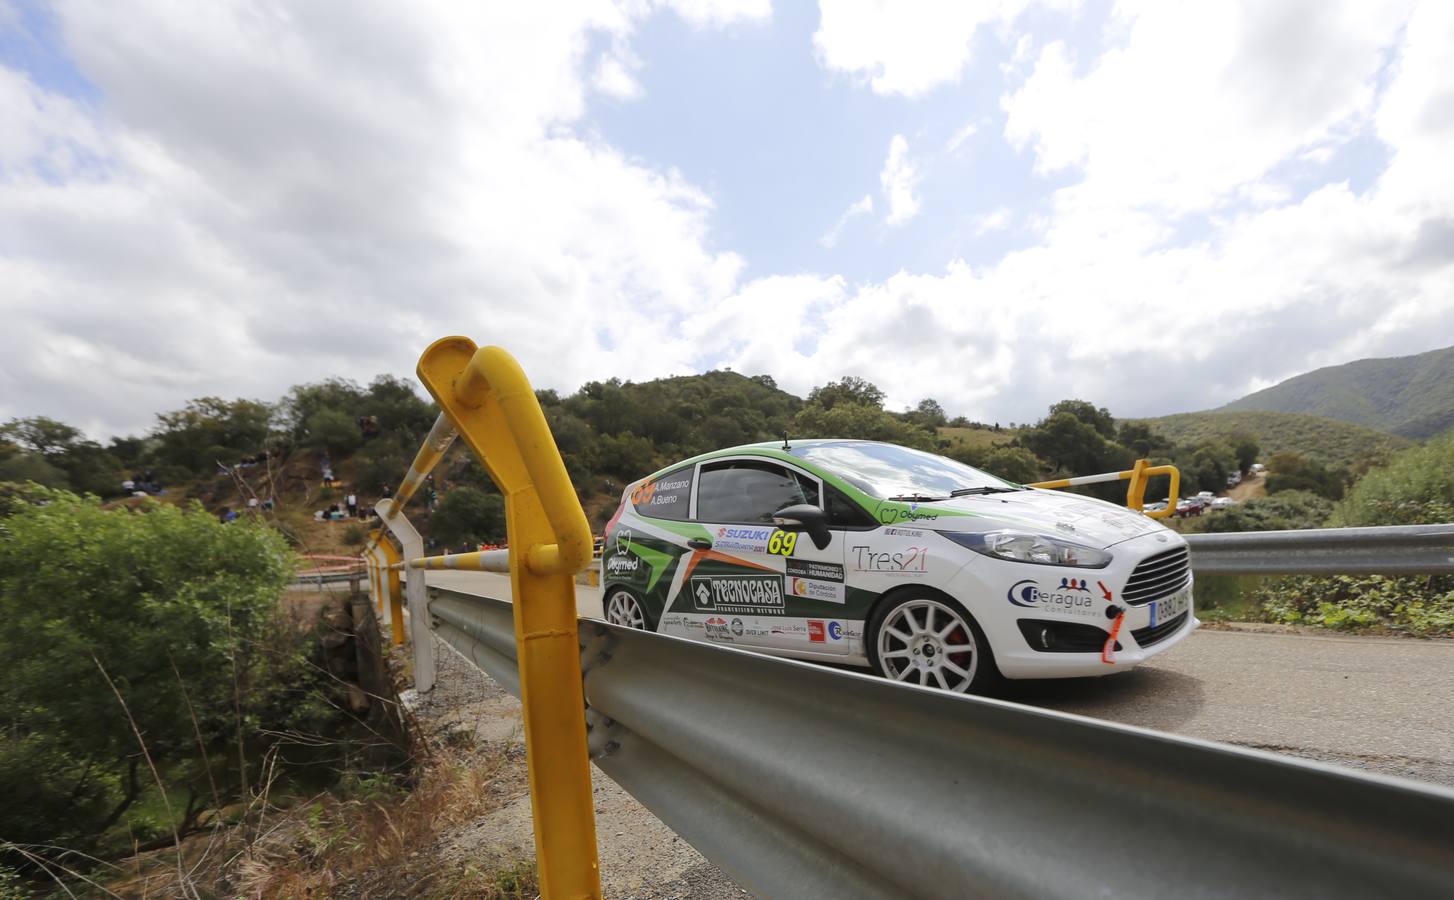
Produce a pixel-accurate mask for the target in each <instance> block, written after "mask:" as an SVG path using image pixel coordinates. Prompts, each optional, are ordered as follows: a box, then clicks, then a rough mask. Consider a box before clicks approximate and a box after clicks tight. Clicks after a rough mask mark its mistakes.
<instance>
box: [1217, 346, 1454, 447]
mask: <svg viewBox="0 0 1454 900" xmlns="http://www.w3.org/2000/svg"><path fill="white" fill-rule="evenodd" d="M1251 410H1269V411H1274V412H1292V413H1307V414H1311V415H1315V416H1322V417H1324V418H1329V419H1338V420H1341V421H1345V422H1352V423H1354V424H1357V425H1362V426H1364V427H1366V428H1372V429H1376V430H1379V431H1388V432H1392V433H1393V434H1399V435H1403V436H1405V437H1411V438H1426V437H1431V436H1433V435H1435V434H1439V433H1441V432H1443V431H1446V430H1448V429H1449V428H1451V427H1454V347H1446V348H1444V349H1443V350H1431V351H1429V352H1428V353H1420V354H1418V355H1417V356H1400V357H1393V358H1389V359H1360V360H1358V361H1356V362H1351V363H1346V364H1344V365H1340V366H1328V367H1327V368H1323V369H1317V370H1316V371H1313V372H1308V373H1305V374H1303V375H1298V376H1297V377H1295V378H1289V379H1288V380H1286V381H1283V382H1281V383H1279V384H1275V385H1273V386H1272V387H1270V388H1266V389H1264V390H1261V391H1258V392H1256V393H1255V394H1248V395H1247V396H1246V397H1243V398H1241V399H1239V400H1234V401H1232V402H1231V403H1228V404H1227V405H1226V406H1224V407H1222V410H1221V411H1239V412H1246V411H1251Z"/></svg>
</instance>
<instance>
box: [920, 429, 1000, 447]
mask: <svg viewBox="0 0 1454 900" xmlns="http://www.w3.org/2000/svg"><path fill="white" fill-rule="evenodd" d="M939 436H940V437H941V438H944V439H945V440H947V441H949V444H950V446H951V447H957V446H960V445H963V446H967V447H993V446H995V445H997V444H1008V443H1009V442H1010V441H1012V440H1014V439H1015V432H1013V431H1011V430H1009V429H1008V428H1006V429H1005V430H1003V431H992V430H990V429H987V428H949V427H948V426H946V427H944V428H940V429H939Z"/></svg>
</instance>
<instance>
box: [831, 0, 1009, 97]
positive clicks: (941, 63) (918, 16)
mask: <svg viewBox="0 0 1454 900" xmlns="http://www.w3.org/2000/svg"><path fill="white" fill-rule="evenodd" d="M1025 2H1026V0H994V2H991V0H985V2H949V3H934V2H926V0H901V2H889V0H866V2H855V0H819V3H818V10H819V16H820V18H819V23H818V30H817V31H816V32H814V34H813V47H814V48H815V49H816V50H817V53H818V59H819V61H820V62H821V63H822V64H823V66H824V67H826V68H828V69H832V70H836V71H840V72H845V73H847V74H849V75H851V76H854V77H856V78H862V79H865V80H866V81H867V82H868V84H869V86H870V87H871V88H872V89H873V92H874V93H876V94H885V95H887V94H902V95H904V96H907V97H914V96H918V95H920V94H924V93H926V92H928V91H930V90H932V89H933V88H935V87H938V86H940V85H942V84H947V83H952V82H955V81H958V80H959V76H960V72H961V71H962V70H963V69H964V66H965V64H966V63H968V62H969V56H970V50H971V45H972V44H973V42H974V37H975V33H976V32H977V31H978V30H979V27H980V26H981V25H986V24H991V23H995V22H1007V21H1009V20H1012V19H1013V18H1014V17H1015V16H1016V15H1018V14H1019V12H1020V10H1021V9H1022V8H1023V7H1024V5H1025Z"/></svg>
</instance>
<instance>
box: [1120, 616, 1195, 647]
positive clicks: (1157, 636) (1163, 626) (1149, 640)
mask: <svg viewBox="0 0 1454 900" xmlns="http://www.w3.org/2000/svg"><path fill="white" fill-rule="evenodd" d="M1189 615H1191V612H1190V611H1188V612H1184V613H1182V614H1181V615H1179V616H1172V617H1171V618H1170V619H1167V620H1166V621H1165V622H1162V623H1160V624H1158V625H1151V626H1149V627H1146V628H1134V629H1132V630H1131V637H1133V638H1135V639H1136V643H1138V644H1140V645H1141V647H1142V649H1145V648H1146V647H1150V646H1151V645H1152V644H1155V643H1158V642H1160V641H1164V640H1166V639H1167V638H1169V637H1171V636H1172V635H1173V634H1175V633H1176V630H1177V629H1178V628H1180V627H1181V626H1183V625H1185V624H1186V617H1187V616H1189Z"/></svg>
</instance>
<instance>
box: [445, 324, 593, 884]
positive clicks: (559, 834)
mask: <svg viewBox="0 0 1454 900" xmlns="http://www.w3.org/2000/svg"><path fill="white" fill-rule="evenodd" d="M418 371H419V379H420V380H421V381H422V382H424V386H425V387H426V388H428V390H429V393H430V394H432V395H433V396H434V399H435V400H436V401H438V403H439V406H440V408H441V409H443V410H444V412H445V413H446V414H447V415H448V416H449V418H450V421H452V422H453V423H454V427H455V429H456V430H457V431H458V433H459V435H460V437H461V438H463V440H464V441H465V443H466V444H467V445H468V446H469V448H470V449H471V450H472V451H474V454H475V456H476V457H477V458H478V459H479V461H480V464H481V465H483V466H484V467H485V470H486V471H487V472H489V474H490V478H491V479H492V480H493V481H494V482H495V484H496V485H497V486H498V487H499V488H500V491H501V493H502V494H504V496H505V528H506V533H507V534H508V536H509V541H510V554H509V567H510V587H511V589H512V591H513V596H514V598H515V602H514V615H515V642H516V646H517V650H518V653H519V659H520V699H521V705H522V706H523V708H524V714H525V752H526V765H527V768H528V770H529V775H530V797H531V813H532V815H533V817H534V822H535V853H536V863H537V865H538V866H539V869H540V887H541V894H542V896H544V897H547V898H555V897H599V896H600V895H601V878H600V871H599V865H598V863H597V856H596V823H595V809H594V807H593V805H592V800H591V772H590V761H589V757H588V755H587V751H586V721H585V696H584V692H583V689H582V685H581V660H580V646H579V643H578V641H577V635H576V597H575V578H574V576H575V574H576V573H577V572H579V571H581V570H582V569H584V568H585V567H586V565H587V564H588V563H589V562H590V560H591V546H592V540H591V529H590V525H589V523H588V522H587V521H586V515H585V512H584V511H583V510H582V509H581V504H580V500H579V499H578V498H577V497H576V492H575V488H574V487H573V486H572V485H571V483H570V477H569V476H568V475H567V474H566V470H565V463H564V462H563V461H562V460H561V458H560V451H559V450H558V449H557V448H556V446H555V439H554V438H552V437H551V434H550V428H549V426H548V425H547V424H546V421H545V414H544V413H543V412H542V411H541V409H540V403H539V401H538V400H537V399H536V397H535V392H534V390H533V389H532V388H531V387H530V382H529V381H528V380H527V379H526V377H525V373H524V372H523V371H521V369H520V365H519V363H517V362H516V361H515V359H514V357H512V356H510V354H508V353H506V352H505V351H504V350H501V349H500V348H498V347H483V348H477V347H476V346H475V343H474V342H473V341H471V340H469V339H468V338H463V337H448V338H444V339H442V340H439V341H435V342H434V343H433V344H431V345H430V346H429V348H428V349H427V350H425V351H424V355H423V356H422V357H420V359H419V370H418Z"/></svg>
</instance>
